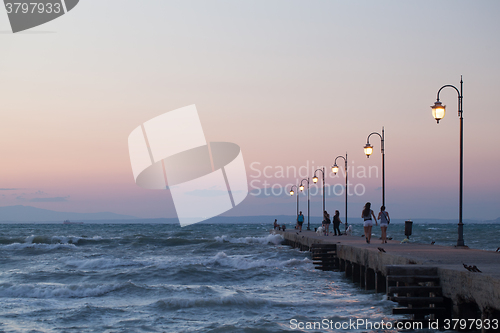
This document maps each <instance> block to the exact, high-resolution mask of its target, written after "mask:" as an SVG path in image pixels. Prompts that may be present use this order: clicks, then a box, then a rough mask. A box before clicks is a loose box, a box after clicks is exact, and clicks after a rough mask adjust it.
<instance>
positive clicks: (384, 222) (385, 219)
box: [378, 206, 391, 244]
mask: <svg viewBox="0 0 500 333" xmlns="http://www.w3.org/2000/svg"><path fill="white" fill-rule="evenodd" d="M378 219H379V220H380V230H381V231H382V244H384V243H387V227H388V226H389V223H390V222H391V218H390V217H389V212H386V211H385V206H382V207H380V213H378Z"/></svg>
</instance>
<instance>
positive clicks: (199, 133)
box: [128, 105, 248, 227]
mask: <svg viewBox="0 0 500 333" xmlns="http://www.w3.org/2000/svg"><path fill="white" fill-rule="evenodd" d="M128 148H129V153H130V162H131V164H132V173H133V174H134V179H135V182H136V184H137V185H139V186H140V187H142V188H146V189H151V190H154V189H157V190H165V189H168V190H170V193H171V194H172V199H173V201H174V206H175V210H176V211H177V217H178V218H179V222H180V224H181V226H182V227H184V226H187V225H190V224H193V223H197V222H201V221H204V220H206V219H209V218H211V217H214V216H217V215H219V214H222V213H224V212H226V211H228V210H230V209H232V208H234V207H236V206H237V205H238V204H239V203H241V202H242V201H243V200H244V199H245V198H246V196H247V195H248V183H247V174H246V170H245V163H244V162H243V155H242V154H241V149H240V147H239V146H238V145H237V144H234V143H231V142H207V141H206V140H205V134H204V133H203V128H202V126H201V122H200V118H199V117H198V111H197V110H196V106H194V105H189V106H186V107H183V108H180V109H177V110H173V111H170V112H167V113H164V114H162V115H159V116H157V117H155V118H153V119H150V120H148V121H146V122H145V123H143V124H141V125H139V126H138V127H136V128H135V129H134V130H133V131H132V133H130V135H129V137H128Z"/></svg>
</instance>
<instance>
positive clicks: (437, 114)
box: [431, 76, 465, 246]
mask: <svg viewBox="0 0 500 333" xmlns="http://www.w3.org/2000/svg"><path fill="white" fill-rule="evenodd" d="M463 86H464V82H463V80H462V76H460V90H458V89H457V87H455V86H453V85H451V84H447V85H444V86H442V87H441V88H439V90H438V93H437V100H436V102H435V103H434V105H433V106H431V108H432V116H433V117H434V119H436V121H437V123H438V124H439V121H440V120H441V119H443V118H444V115H445V113H446V106H445V105H442V104H441V102H440V101H439V93H440V92H441V90H443V88H446V87H450V88H453V89H455V91H456V92H457V93H458V117H459V118H460V195H459V205H458V240H457V246H465V243H464V224H463V223H462V202H463V200H462V199H463V183H464V149H463V148H464V126H463V121H464V118H463V109H462V100H463V93H462V91H463Z"/></svg>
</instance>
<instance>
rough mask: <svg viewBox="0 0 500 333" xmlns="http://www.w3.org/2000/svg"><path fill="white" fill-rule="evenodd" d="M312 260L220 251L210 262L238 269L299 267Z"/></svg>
mask: <svg viewBox="0 0 500 333" xmlns="http://www.w3.org/2000/svg"><path fill="white" fill-rule="evenodd" d="M311 262H312V261H311V260H310V259H308V258H304V259H288V260H284V261H283V260H276V259H251V258H248V257H245V256H232V257H230V256H228V255H227V254H226V253H224V252H219V253H217V255H216V256H215V257H214V258H212V259H211V260H210V261H209V263H211V264H219V265H221V266H226V267H233V268H236V269H242V270H246V269H252V268H258V267H273V268H277V267H297V266H301V265H310V263H311Z"/></svg>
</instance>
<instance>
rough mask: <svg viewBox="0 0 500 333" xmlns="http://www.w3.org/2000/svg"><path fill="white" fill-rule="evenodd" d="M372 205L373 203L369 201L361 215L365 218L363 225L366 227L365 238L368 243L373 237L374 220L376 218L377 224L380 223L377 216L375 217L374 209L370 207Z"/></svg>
mask: <svg viewBox="0 0 500 333" xmlns="http://www.w3.org/2000/svg"><path fill="white" fill-rule="evenodd" d="M371 205H372V204H371V203H369V202H367V203H366V204H365V207H364V208H363V211H362V212H361V217H362V218H363V220H364V224H363V227H364V229H365V239H366V242H367V243H368V244H370V240H371V239H372V227H373V220H375V225H378V224H377V218H376V217H375V214H373V210H371V209H370V207H371ZM372 216H373V220H372Z"/></svg>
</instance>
